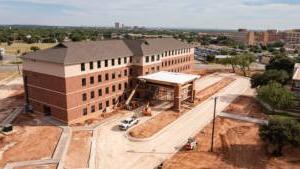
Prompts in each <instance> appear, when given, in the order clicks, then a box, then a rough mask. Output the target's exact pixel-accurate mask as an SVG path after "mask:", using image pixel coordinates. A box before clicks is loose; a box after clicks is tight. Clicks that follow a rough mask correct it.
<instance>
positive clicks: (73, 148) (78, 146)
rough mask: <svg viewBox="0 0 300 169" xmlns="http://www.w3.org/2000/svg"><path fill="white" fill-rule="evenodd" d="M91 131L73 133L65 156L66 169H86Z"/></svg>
mask: <svg viewBox="0 0 300 169" xmlns="http://www.w3.org/2000/svg"><path fill="white" fill-rule="evenodd" d="M91 137H92V131H75V132H73V134H72V140H71V143H70V146H69V149H68V153H67V156H66V163H65V168H66V169H72V168H88V162H89V155H90V148H91Z"/></svg>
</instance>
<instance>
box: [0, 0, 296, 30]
mask: <svg viewBox="0 0 300 169" xmlns="http://www.w3.org/2000/svg"><path fill="white" fill-rule="evenodd" d="M117 21H118V22H120V23H124V24H125V25H128V26H134V25H137V26H146V27H168V28H202V29H238V28H247V29H295V28H300V0H0V24H34V25H57V26H113V25H114V22H117Z"/></svg>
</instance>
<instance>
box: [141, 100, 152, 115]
mask: <svg viewBox="0 0 300 169" xmlns="http://www.w3.org/2000/svg"><path fill="white" fill-rule="evenodd" d="M143 115H144V116H151V115H152V114H151V108H150V106H149V102H148V103H147V104H146V105H145V107H144V108H143Z"/></svg>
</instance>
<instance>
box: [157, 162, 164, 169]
mask: <svg viewBox="0 0 300 169" xmlns="http://www.w3.org/2000/svg"><path fill="white" fill-rule="evenodd" d="M163 168H164V163H160V164H159V165H158V166H157V167H156V168H155V169H163Z"/></svg>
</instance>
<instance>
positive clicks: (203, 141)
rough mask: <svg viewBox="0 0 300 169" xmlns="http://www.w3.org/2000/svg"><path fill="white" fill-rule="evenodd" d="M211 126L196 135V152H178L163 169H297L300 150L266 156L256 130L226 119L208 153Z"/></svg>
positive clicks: (219, 120)
mask: <svg viewBox="0 0 300 169" xmlns="http://www.w3.org/2000/svg"><path fill="white" fill-rule="evenodd" d="M211 130H212V124H209V125H208V126H207V127H206V128H204V129H203V130H202V131H201V132H199V133H198V134H197V135H196V137H195V138H196V140H197V142H198V147H197V149H196V150H192V151H186V150H183V149H182V150H180V151H179V152H178V153H177V154H175V155H174V156H173V157H171V158H170V159H168V160H167V161H166V162H165V163H164V165H165V168H166V169H198V168H199V169H200V168H203V169H204V168H205V169H208V168H216V169H219V168H225V169H234V168H246V169H265V168H269V169H275V168H276V169H299V168H300V156H299V153H300V148H298V149H295V148H294V149H291V148H287V149H285V150H284V154H286V155H285V156H283V157H280V158H272V157H271V156H269V155H268V154H267V153H266V150H265V146H264V144H263V143H262V142H261V141H260V138H259V136H258V126H257V125H256V124H252V123H246V122H240V121H235V120H230V119H225V118H217V119H216V125H215V141H214V152H213V153H211V152H209V150H210V145H211V144H210V143H211ZM287 152H288V153H287Z"/></svg>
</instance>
